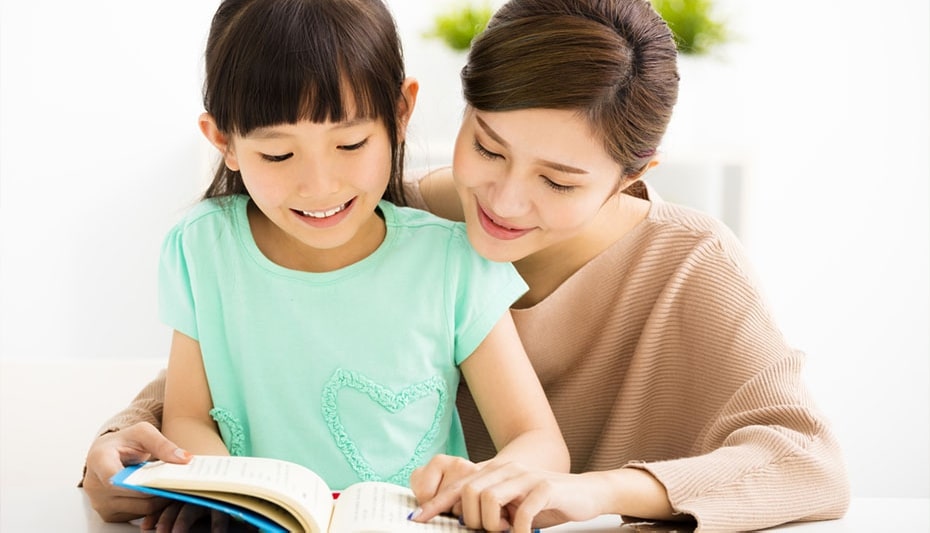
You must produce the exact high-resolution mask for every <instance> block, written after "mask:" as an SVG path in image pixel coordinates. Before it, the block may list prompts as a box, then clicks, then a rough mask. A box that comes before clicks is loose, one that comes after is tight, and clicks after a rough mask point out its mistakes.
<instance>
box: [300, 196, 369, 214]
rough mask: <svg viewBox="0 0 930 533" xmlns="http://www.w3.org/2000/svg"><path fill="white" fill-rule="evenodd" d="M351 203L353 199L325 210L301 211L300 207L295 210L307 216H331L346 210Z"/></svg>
mask: <svg viewBox="0 0 930 533" xmlns="http://www.w3.org/2000/svg"><path fill="white" fill-rule="evenodd" d="M353 200H354V198H353ZM351 203H352V200H349V201H348V202H346V203H344V204H342V205H337V206H336V207H333V208H332V209H326V210H323V211H300V210H298V209H294V211H295V212H297V213H298V214H301V215H303V216H305V217H310V218H329V217H331V216H333V215H335V214H336V213H339V212H340V211H344V210H345V209H346V208H348V207H349V204H351Z"/></svg>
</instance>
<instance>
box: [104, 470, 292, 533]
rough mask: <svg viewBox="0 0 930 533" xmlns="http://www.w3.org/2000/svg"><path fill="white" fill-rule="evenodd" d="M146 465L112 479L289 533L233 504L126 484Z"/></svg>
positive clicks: (276, 532)
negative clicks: (128, 478)
mask: <svg viewBox="0 0 930 533" xmlns="http://www.w3.org/2000/svg"><path fill="white" fill-rule="evenodd" d="M145 464H146V463H141V464H137V465H132V466H127V467H126V468H124V469H123V470H121V471H119V472H118V473H117V474H116V475H115V476H113V478H112V482H113V484H114V485H116V486H119V487H123V488H127V489H132V490H137V491H139V492H145V493H148V494H154V495H155V496H161V497H162V498H168V499H170V500H177V501H181V502H185V503H192V504H196V505H202V506H204V507H207V508H210V509H216V510H217V511H222V512H224V513H226V514H228V515H230V516H231V517H233V518H235V519H238V520H241V521H243V522H246V523H249V524H252V525H253V526H255V527H257V528H258V529H259V531H262V532H270V533H287V530H286V529H284V528H283V527H281V526H279V525H278V524H277V523H275V522H272V521H271V520H268V519H267V518H265V517H264V516H262V515H260V514H257V513H255V512H252V511H250V510H248V509H245V508H243V507H240V506H238V505H233V504H231V503H226V502H223V501H219V500H214V499H212V498H205V497H202V496H195V495H193V494H186V493H183V492H175V491H171V490H164V489H156V488H152V487H145V486H142V485H133V484H129V483H126V478H127V477H129V476H130V475H131V474H132V473H133V472H135V471H136V470H138V469H139V468H141V467H142V466H143V465H145Z"/></svg>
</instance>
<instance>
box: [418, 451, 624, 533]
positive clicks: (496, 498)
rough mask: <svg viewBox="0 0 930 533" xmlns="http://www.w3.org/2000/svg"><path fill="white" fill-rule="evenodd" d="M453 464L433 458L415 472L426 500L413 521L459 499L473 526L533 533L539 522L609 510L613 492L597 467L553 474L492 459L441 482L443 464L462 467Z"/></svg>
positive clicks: (582, 517)
mask: <svg viewBox="0 0 930 533" xmlns="http://www.w3.org/2000/svg"><path fill="white" fill-rule="evenodd" d="M437 459H438V458H437ZM459 461H463V460H461V459H460V460H459ZM434 462H438V463H443V464H442V465H440V464H434ZM453 463H454V462H453V461H446V460H442V461H436V460H434V461H431V462H430V463H429V464H428V465H426V466H425V467H423V470H424V471H423V472H419V473H418V472H414V474H415V476H418V477H417V478H416V479H415V477H413V476H412V477H411V483H410V484H411V487H414V486H415V485H416V488H415V489H414V492H415V493H416V494H417V501H419V502H421V505H420V508H419V510H418V511H419V512H418V513H417V512H415V515H416V516H415V517H414V518H413V520H415V521H417V522H425V521H427V520H429V519H431V518H433V517H434V516H436V515H437V514H439V513H441V512H445V511H448V510H450V509H452V507H453V506H454V505H456V504H458V506H460V508H461V514H460V516H461V517H462V519H463V521H464V523H465V525H466V526H468V527H469V528H473V529H482V528H483V529H486V530H488V531H505V530H508V529H509V530H510V531H513V532H514V533H529V532H530V531H532V530H533V528H534V527H535V528H541V527H550V526H554V525H557V524H561V523H564V522H570V521H583V520H589V519H591V518H594V517H596V516H598V515H600V514H603V513H606V512H609V511H608V510H606V509H607V508H608V507H609V505H608V501H609V498H610V494H611V491H610V489H609V486H607V485H608V483H607V482H606V479H605V478H604V477H602V476H600V475H599V473H597V472H592V473H587V474H563V473H554V472H547V471H542V470H534V469H529V468H526V467H524V466H523V465H519V464H516V463H494V461H493V460H492V461H489V462H488V463H486V464H485V465H484V466H483V467H482V468H481V469H480V470H477V471H476V472H474V473H473V474H471V475H468V476H465V477H460V478H459V479H457V480H454V481H451V482H448V483H443V482H442V481H441V480H440V481H439V483H437V478H440V479H441V476H438V474H441V473H443V469H442V468H439V467H440V466H446V467H448V471H451V472H453V475H454V474H456V473H461V472H462V471H463V470H461V469H460V468H457V467H456V465H455V464H453ZM419 476H424V477H419ZM434 485H435V486H439V487H440V488H439V490H437V491H436V492H435V494H434V495H433V496H432V497H427V498H423V497H421V495H426V494H429V492H430V491H429V490H425V489H426V488H428V487H430V486H434ZM418 490H420V491H421V492H417V491H418ZM453 512H454V511H453Z"/></svg>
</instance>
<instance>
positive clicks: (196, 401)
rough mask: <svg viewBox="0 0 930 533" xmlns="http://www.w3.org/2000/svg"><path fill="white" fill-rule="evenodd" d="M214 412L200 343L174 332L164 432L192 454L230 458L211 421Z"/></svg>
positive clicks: (166, 384)
mask: <svg viewBox="0 0 930 533" xmlns="http://www.w3.org/2000/svg"><path fill="white" fill-rule="evenodd" d="M212 408H213V400H212V399H211V397H210V387H209V385H208V384H207V374H206V371H205V370H204V368H203V358H202V356H201V353H200V343H199V342H197V341H196V340H194V339H192V338H190V337H188V336H187V335H184V334H183V333H180V332H178V331H175V332H174V337H173V338H172V339H171V356H170V357H169V359H168V378H167V381H166V383H165V412H164V416H163V418H162V431H163V432H164V434H165V436H166V437H168V438H169V439H171V440H172V441H174V442H175V443H177V444H178V445H179V446H181V447H183V448H185V449H187V450H189V451H190V452H191V453H194V454H201V455H229V452H228V450H227V449H226V445H225V444H223V439H222V437H220V434H219V431H218V429H217V427H216V423H215V422H214V421H213V419H212V418H211V417H210V409H212Z"/></svg>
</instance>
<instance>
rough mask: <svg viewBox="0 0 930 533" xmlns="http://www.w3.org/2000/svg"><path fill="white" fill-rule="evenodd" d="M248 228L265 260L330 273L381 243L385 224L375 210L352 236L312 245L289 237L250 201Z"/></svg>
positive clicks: (302, 269)
mask: <svg viewBox="0 0 930 533" xmlns="http://www.w3.org/2000/svg"><path fill="white" fill-rule="evenodd" d="M247 214H248V218H249V227H250V228H251V230H252V239H253V240H254V241H255V245H256V246H258V249H259V250H260V251H261V252H262V254H263V255H264V256H265V257H266V258H268V260H269V261H271V262H272V263H275V264H277V265H279V266H282V267H284V268H289V269H291V270H299V271H301V272H332V271H334V270H339V269H340V268H345V267H347V266H349V265H352V264H355V263H358V262H359V261H361V260H363V259H365V258H366V257H368V256H369V255H371V254H373V253H374V252H375V250H377V249H378V247H379V246H381V243H382V242H384V237H385V235H386V233H387V226H386V225H385V223H384V220H383V219H382V218H381V217H380V216H379V214H378V213H372V215H371V218H370V219H369V222H368V223H366V224H365V226H364V227H363V228H360V229H359V231H358V233H356V235H355V237H354V238H353V239H352V240H351V241H349V242H348V243H346V244H344V245H342V246H339V247H337V248H329V249H323V248H313V247H311V246H307V245H306V244H304V243H303V242H300V241H299V240H297V239H295V238H294V237H292V236H291V235H290V234H288V233H287V232H285V231H284V230H282V229H281V228H279V227H278V226H277V225H276V224H275V223H274V222H272V221H271V220H269V219H268V217H266V216H265V214H264V213H262V211H261V210H260V209H259V208H258V207H257V206H256V205H255V203H254V202H251V201H250V202H249V204H248V211H247Z"/></svg>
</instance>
